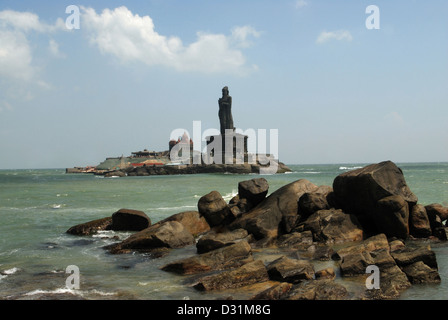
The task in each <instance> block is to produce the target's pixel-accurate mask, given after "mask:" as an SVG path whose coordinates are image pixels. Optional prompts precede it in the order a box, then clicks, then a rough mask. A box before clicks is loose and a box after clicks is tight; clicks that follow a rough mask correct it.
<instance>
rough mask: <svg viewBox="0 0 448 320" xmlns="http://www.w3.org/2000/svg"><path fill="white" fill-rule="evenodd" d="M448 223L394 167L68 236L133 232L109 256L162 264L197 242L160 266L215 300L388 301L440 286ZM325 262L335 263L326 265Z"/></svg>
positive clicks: (137, 217)
mask: <svg viewBox="0 0 448 320" xmlns="http://www.w3.org/2000/svg"><path fill="white" fill-rule="evenodd" d="M447 218H448V208H447V207H444V206H442V205H440V204H431V205H427V206H423V205H421V204H419V203H418V198H417V196H416V195H415V194H414V193H413V192H412V191H411V190H410V188H409V187H408V185H407V184H406V181H405V178H404V175H403V173H402V171H401V169H400V168H398V167H397V166H396V165H395V164H394V163H393V162H391V161H385V162H381V163H376V164H372V165H368V166H366V167H363V168H360V169H356V170H352V171H348V172H345V173H343V174H340V175H338V176H337V177H335V179H334V181H333V184H332V185H331V186H326V185H325V186H318V185H315V184H313V183H312V182H311V181H308V180H305V179H300V180H297V181H292V182H291V183H288V184H286V185H284V186H283V187H281V188H279V189H278V190H275V191H273V192H272V193H270V194H269V185H268V182H267V181H266V180H265V179H264V178H255V179H251V180H246V181H241V182H240V183H239V184H238V195H237V196H235V197H234V198H233V199H231V200H230V201H229V202H228V203H227V202H226V201H225V200H224V199H223V198H222V196H221V194H220V193H219V191H218V190H217V189H215V190H211V191H210V193H208V194H206V195H204V196H202V197H201V198H200V199H199V201H198V203H197V210H196V211H187V212H180V213H177V214H175V215H172V216H170V217H168V218H166V219H164V220H162V221H158V222H157V223H154V224H152V222H151V219H150V217H149V216H148V215H146V214H145V213H144V212H141V211H135V210H129V209H121V210H118V211H117V212H115V213H114V214H112V216H110V217H104V218H101V219H98V220H94V221H90V222H86V223H84V224H80V225H76V226H74V227H71V228H70V229H69V230H67V232H68V233H70V234H73V235H83V236H89V235H93V234H95V233H97V232H98V231H100V230H131V231H134V232H133V233H132V235H130V236H129V237H128V238H126V239H124V240H122V241H117V242H116V243H114V244H112V245H110V246H108V247H105V248H104V250H106V251H107V252H109V253H110V254H127V253H137V254H138V253H145V254H149V255H151V256H152V257H153V258H154V259H163V257H165V256H166V255H169V254H170V252H171V251H172V250H182V248H188V247H191V246H194V247H195V249H196V250H195V252H196V253H195V254H193V255H191V256H188V257H186V258H183V259H180V260H177V261H170V262H169V263H166V264H165V265H163V266H162V267H161V269H162V270H164V271H165V272H167V273H175V274H178V275H180V276H182V277H184V279H185V281H184V284H185V286H190V287H192V288H194V289H195V290H200V291H203V292H205V293H210V294H212V293H213V294H214V295H213V297H214V298H216V294H219V297H220V298H222V299H226V298H229V297H231V296H233V294H234V293H235V292H238V293H239V296H241V295H243V297H244V299H253V300H265V299H267V300H372V299H375V300H377V299H381V300H383V299H397V298H399V297H400V294H401V293H402V292H403V291H404V290H406V289H408V288H410V287H411V286H414V285H415V286H417V285H419V284H422V283H439V282H440V281H441V278H440V275H439V272H438V265H437V257H436V254H435V252H434V251H433V250H432V249H431V244H432V243H439V242H442V241H446V240H447V235H446V227H445V225H444V223H443V222H444V221H445V220H446V219H447ZM322 261H333V262H334V266H335V267H325V268H320V267H319V266H321V263H322Z"/></svg>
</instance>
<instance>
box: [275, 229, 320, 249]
mask: <svg viewBox="0 0 448 320" xmlns="http://www.w3.org/2000/svg"><path fill="white" fill-rule="evenodd" d="M312 243H313V233H312V232H311V231H310V230H306V231H303V232H291V233H288V234H284V235H282V236H280V237H278V240H277V245H278V247H280V248H300V247H303V246H304V245H310V244H312Z"/></svg>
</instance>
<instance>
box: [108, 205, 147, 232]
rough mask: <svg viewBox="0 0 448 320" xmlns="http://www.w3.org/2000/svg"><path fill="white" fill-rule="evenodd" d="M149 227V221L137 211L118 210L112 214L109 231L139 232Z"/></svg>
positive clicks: (141, 212) (143, 214) (142, 213)
mask: <svg viewBox="0 0 448 320" xmlns="http://www.w3.org/2000/svg"><path fill="white" fill-rule="evenodd" d="M149 226H151V219H150V218H149V217H148V216H147V215H146V214H145V213H144V212H143V211H139V210H130V209H120V210H118V211H117V212H115V213H113V214H112V224H111V225H110V229H111V230H114V231H141V230H143V229H146V228H148V227H149Z"/></svg>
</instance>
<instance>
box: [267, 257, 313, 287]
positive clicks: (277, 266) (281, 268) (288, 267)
mask: <svg viewBox="0 0 448 320" xmlns="http://www.w3.org/2000/svg"><path fill="white" fill-rule="evenodd" d="M266 269H267V270H268V274H269V278H270V279H271V280H276V281H282V282H290V283H299V282H301V281H303V280H311V279H313V278H314V266H313V265H312V264H311V263H310V262H309V261H306V260H297V259H291V258H288V257H286V256H281V257H280V258H278V259H276V260H274V261H272V262H271V263H269V264H268V265H267V266H266Z"/></svg>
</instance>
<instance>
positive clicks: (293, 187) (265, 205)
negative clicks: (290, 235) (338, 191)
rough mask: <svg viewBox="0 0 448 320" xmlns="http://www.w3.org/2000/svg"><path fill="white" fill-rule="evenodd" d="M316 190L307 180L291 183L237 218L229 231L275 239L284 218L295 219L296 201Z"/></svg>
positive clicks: (259, 237)
mask: <svg viewBox="0 0 448 320" xmlns="http://www.w3.org/2000/svg"><path fill="white" fill-rule="evenodd" d="M315 189H317V186H316V185H315V184H313V183H311V182H309V181H308V180H305V179H301V180H298V181H295V182H292V183H290V184H288V185H286V186H284V187H282V188H280V189H278V190H277V191H275V192H273V193H272V194H271V195H270V196H268V197H267V198H266V199H264V200H263V201H262V202H261V203H260V204H259V205H258V206H256V207H255V208H254V209H252V210H251V211H249V212H248V213H246V214H244V215H242V216H241V217H239V218H237V219H236V220H235V221H234V222H232V223H231V224H230V225H229V228H230V229H240V228H242V229H246V230H247V231H248V232H249V233H250V234H253V236H254V237H255V238H256V239H257V240H259V239H263V238H276V237H277V236H278V235H279V226H280V223H281V221H282V220H283V219H284V218H285V217H293V218H295V219H297V215H298V200H299V198H300V197H301V196H302V195H303V194H304V193H306V192H310V191H312V190H315Z"/></svg>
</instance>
